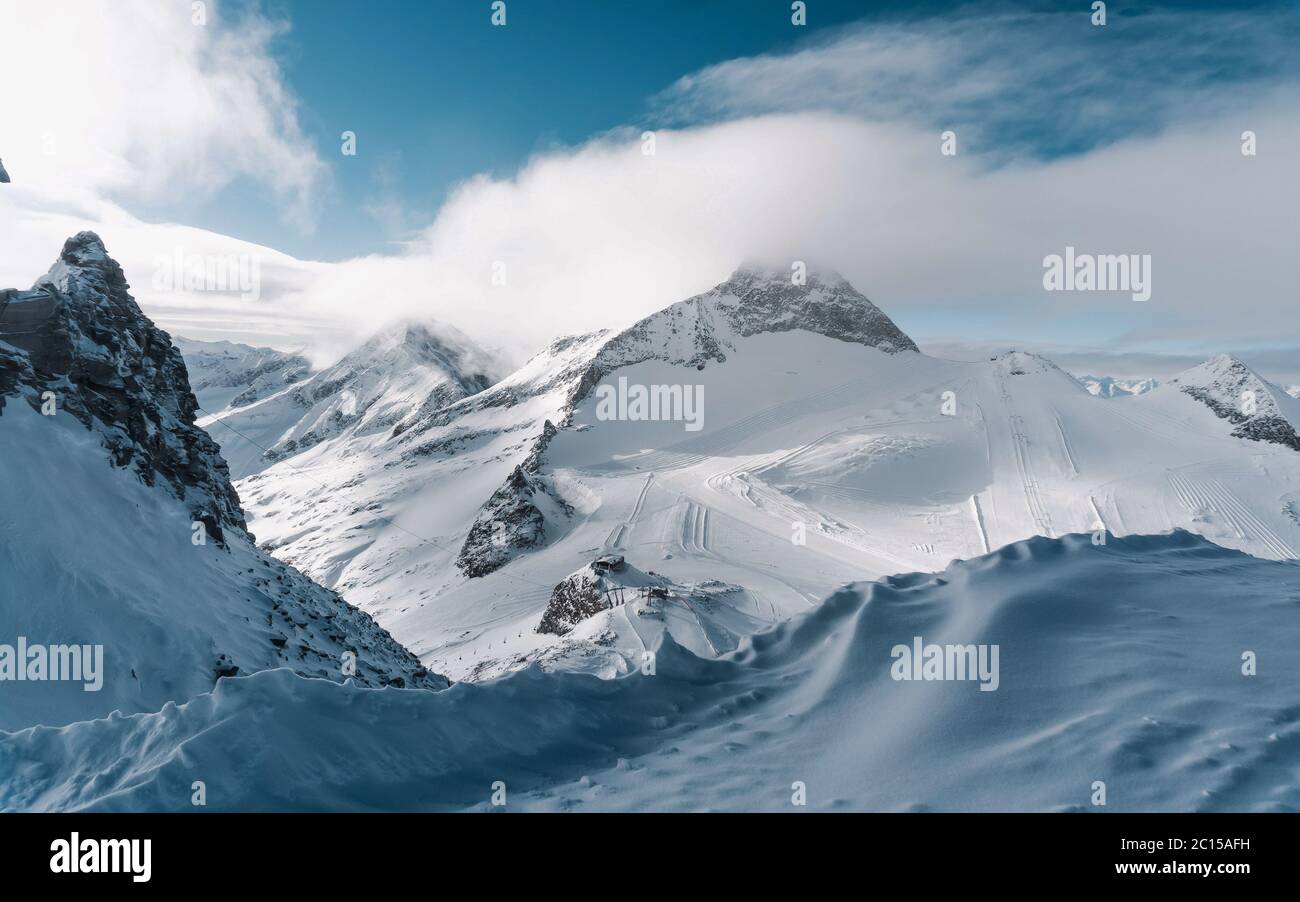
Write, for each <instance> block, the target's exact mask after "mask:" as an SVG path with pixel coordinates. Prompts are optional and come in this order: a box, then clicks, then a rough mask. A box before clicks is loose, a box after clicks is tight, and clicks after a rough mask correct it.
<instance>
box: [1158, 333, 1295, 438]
mask: <svg viewBox="0 0 1300 902" xmlns="http://www.w3.org/2000/svg"><path fill="white" fill-rule="evenodd" d="M1169 384H1170V385H1171V386H1174V387H1176V388H1177V389H1178V390H1179V391H1181V392H1183V393H1184V394H1186V395H1188V396H1190V397H1192V398H1195V399H1196V400H1197V401H1200V402H1201V403H1202V404H1204V405H1205V406H1206V407H1208V408H1210V410H1211V411H1213V412H1214V415H1215V416H1217V417H1219V418H1220V419H1224V420H1227V421H1228V422H1230V423H1232V424H1233V427H1234V428H1233V430H1232V435H1234V436H1236V437H1237V438H1244V439H1249V440H1251V441H1257V442H1272V443H1274V444H1279V445H1285V446H1286V447H1288V448H1293V449H1295V450H1297V451H1300V432H1297V430H1296V427H1297V425H1298V424H1300V404H1297V403H1296V402H1295V399H1293V398H1291V397H1290V396H1289V395H1287V394H1286V392H1284V391H1282V389H1280V388H1278V387H1277V386H1274V385H1272V384H1271V383H1270V382H1268V381H1267V380H1265V379H1264V378H1262V377H1261V376H1260V375H1259V374H1258V373H1256V372H1255V371H1254V370H1252V369H1251V368H1250V366H1249V365H1247V364H1246V363H1245V362H1244V361H1243V360H1241V359H1239V358H1238V357H1235V356H1233V355H1232V354H1216V355H1215V356H1213V357H1211V358H1210V359H1209V360H1206V361H1205V362H1204V363H1201V364H1198V365H1197V366H1194V367H1192V368H1191V369H1189V370H1184V371H1183V372H1181V373H1179V374H1178V375H1177V376H1174V377H1173V378H1172V379H1170V380H1169Z"/></svg>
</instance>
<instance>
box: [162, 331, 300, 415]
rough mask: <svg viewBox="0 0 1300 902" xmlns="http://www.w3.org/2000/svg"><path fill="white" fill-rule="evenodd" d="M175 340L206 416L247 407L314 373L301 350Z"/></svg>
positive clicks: (200, 406)
mask: <svg viewBox="0 0 1300 902" xmlns="http://www.w3.org/2000/svg"><path fill="white" fill-rule="evenodd" d="M172 342H173V343H174V344H175V345H176V347H177V349H178V350H179V351H180V352H181V356H182V357H184V358H185V368H186V370H188V372H189V374H190V388H191V389H192V390H193V391H194V397H195V398H197V399H198V402H199V408H200V409H201V410H202V411H204V416H205V417H207V416H211V415H215V416H220V415H222V414H224V413H225V412H226V409H227V408H231V407H246V406H248V405H249V404H252V403H253V402H254V401H260V400H261V399H263V398H265V397H267V396H268V395H271V394H274V393H276V392H278V391H280V390H281V389H283V388H287V387H288V386H291V385H293V384H294V383H296V382H301V381H302V380H303V379H305V378H307V376H309V375H310V374H311V363H310V362H309V361H308V360H307V358H306V357H303V356H301V355H299V354H286V353H284V352H282V351H276V350H274V349H272V348H253V347H249V346H248V345H242V344H236V343H235V342H231V341H195V340H193V339H189V338H173V339H172Z"/></svg>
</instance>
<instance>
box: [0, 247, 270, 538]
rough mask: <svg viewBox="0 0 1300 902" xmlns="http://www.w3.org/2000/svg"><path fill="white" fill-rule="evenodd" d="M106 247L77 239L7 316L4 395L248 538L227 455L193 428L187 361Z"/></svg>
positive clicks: (11, 303)
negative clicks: (82, 433) (65, 423)
mask: <svg viewBox="0 0 1300 902" xmlns="http://www.w3.org/2000/svg"><path fill="white" fill-rule="evenodd" d="M129 288H130V286H129V285H128V284H127V281H126V277H125V275H123V273H122V268H121V267H120V266H118V264H117V262H116V261H114V260H112V259H111V258H110V257H109V256H108V254H107V253H106V252H105V250H104V245H103V243H102V242H101V241H100V240H99V236H98V235H96V234H94V233H93V232H81V233H80V234H78V235H75V236H73V237H72V238H69V239H68V240H67V242H66V243H65V244H64V246H63V251H62V253H60V254H59V259H58V260H57V261H56V262H55V264H54V266H53V267H51V268H50V271H49V272H48V273H47V274H46V275H44V276H42V277H41V278H40V279H38V280H37V281H36V284H35V285H34V286H33V288H32V290H31V291H29V292H10V293H9V300H8V303H6V304H4V306H3V311H2V312H0V342H4V343H6V344H8V345H10V346H12V347H13V348H15V349H17V351H19V352H22V353H15V352H13V351H9V352H8V353H2V352H0V391H3V392H5V393H7V394H17V395H18V396H19V397H20V398H21V399H22V400H23V401H25V402H26V403H28V404H30V405H31V406H32V407H33V408H35V409H37V410H40V409H41V408H42V407H43V406H46V409H49V407H48V405H50V404H53V405H54V407H55V408H56V409H57V410H58V411H59V412H63V413H67V414H69V415H71V416H73V417H75V418H76V419H77V420H78V421H79V422H80V423H81V424H82V425H83V426H85V427H86V428H87V429H89V430H92V431H94V432H96V433H98V435H99V437H100V440H101V441H102V443H103V445H104V447H105V448H106V449H107V450H108V452H109V455H110V457H111V459H112V461H113V464H114V465H115V466H118V467H130V468H131V469H133V470H134V471H135V472H136V473H137V474H138V475H139V476H140V478H141V480H143V481H144V482H145V484H146V485H154V484H155V483H158V484H162V485H164V486H166V487H167V488H168V489H169V490H170V491H171V492H172V493H173V494H174V495H175V496H176V497H177V498H178V499H180V500H181V501H182V502H184V503H185V505H186V506H187V507H188V508H189V510H190V513H191V514H192V516H193V517H194V519H195V520H197V521H201V522H203V523H204V524H205V525H206V526H207V529H208V532H209V534H210V535H211V536H212V537H213V538H215V539H216V540H217V541H218V542H223V541H224V534H225V531H226V530H227V529H231V528H233V529H236V530H238V531H240V532H244V531H245V530H246V525H245V522H244V513H243V511H242V510H241V509H240V506H239V497H238V496H237V495H236V494H235V490H234V488H233V487H232V486H231V484H230V473H229V471H228V469H227V467H226V463H225V461H224V460H223V459H222V456H221V452H220V449H219V448H218V447H217V444H216V443H215V442H214V441H213V440H212V439H211V438H210V437H209V436H208V434H207V433H206V432H204V431H203V430H202V429H199V428H198V427H196V426H195V425H194V420H195V415H196V413H197V409H198V404H197V402H196V401H195V399H194V395H193V393H192V392H191V391H190V383H189V376H188V374H187V372H186V369H185V362H184V360H183V359H182V357H181V354H180V352H179V351H178V350H177V349H176V348H175V347H174V346H173V345H172V343H171V339H170V337H169V336H168V335H167V333H166V332H163V331H162V330H161V329H159V328H158V327H156V326H155V325H154V324H153V323H152V322H150V321H149V319H148V318H147V317H146V316H145V315H144V314H143V313H142V312H141V310H140V308H139V306H138V305H137V304H136V302H135V300H134V299H133V298H132V297H131V295H130V293H129V290H128V289H129Z"/></svg>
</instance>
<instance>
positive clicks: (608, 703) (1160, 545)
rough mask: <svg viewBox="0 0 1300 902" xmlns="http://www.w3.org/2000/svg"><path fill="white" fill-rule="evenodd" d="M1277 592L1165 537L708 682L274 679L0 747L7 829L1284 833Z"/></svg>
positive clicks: (884, 597)
mask: <svg viewBox="0 0 1300 902" xmlns="http://www.w3.org/2000/svg"><path fill="white" fill-rule="evenodd" d="M1297 593H1300V569H1297V567H1296V566H1295V565H1294V564H1287V563H1277V562H1269V561H1262V560H1259V559H1255V558H1251V557H1248V556H1246V555H1243V554H1241V553H1239V552H1235V551H1230V550H1227V549H1223V548H1220V547H1217V546H1215V545H1213V544H1211V543H1209V542H1206V541H1205V540H1203V539H1201V538H1198V537H1195V536H1192V535H1190V534H1188V533H1185V532H1175V533H1172V534H1170V535H1165V536H1150V537H1131V538H1125V539H1120V538H1114V537H1112V538H1111V540H1110V541H1109V542H1108V543H1107V544H1105V545H1101V546H1098V545H1094V544H1093V543H1092V540H1091V537H1090V536H1088V535H1071V536H1065V537H1063V538H1060V539H1044V538H1034V539H1030V540H1027V541H1024V542H1017V543H1014V544H1012V545H1010V546H1007V547H1005V548H1002V549H1000V550H998V551H996V552H994V553H992V554H989V555H984V556H982V557H979V558H978V559H975V560H971V561H967V562H959V563H954V564H952V565H951V566H949V567H948V568H947V569H945V570H944V571H943V572H941V573H938V574H905V575H901V576H896V577H890V578H886V579H881V580H878V581H876V582H874V583H870V584H858V585H854V586H851V587H845V588H843V589H841V590H840V591H838V592H836V593H835V594H833V595H832V596H831V597H830V598H828V599H827V600H826V601H825V602H824V603H823V604H821V605H819V606H818V607H817V608H816V609H815V610H812V611H809V612H807V613H805V614H802V615H799V616H797V617H795V618H793V619H791V620H789V621H787V622H785V623H782V624H780V625H778V626H776V627H774V628H773V629H771V630H769V631H767V632H763V633H760V634H758V635H755V636H753V637H752V638H748V639H745V640H744V641H743V642H742V643H741V644H740V645H739V647H738V648H736V649H735V650H734V651H732V652H730V653H728V654H725V655H723V656H721V657H720V658H718V659H716V660H708V659H704V658H701V657H699V656H697V655H694V654H692V653H690V652H688V651H686V650H685V649H683V648H682V647H680V646H679V645H678V644H676V643H675V642H673V641H672V639H671V638H670V637H664V638H663V640H662V642H661V644H659V645H658V647H657V649H656V651H657V654H656V672H655V673H654V675H645V674H643V673H641V672H640V671H637V672H634V673H631V674H629V675H628V676H626V677H623V678H620V679H615V680H596V679H592V678H590V677H588V676H586V675H582V674H569V673H546V672H543V671H541V670H538V669H537V668H530V669H528V670H524V671H521V672H518V673H515V674H513V675H511V676H508V677H506V678H504V679H501V680H496V681H493V682H491V683H485V684H467V683H462V684H459V685H456V686H453V687H452V688H451V689H449V690H448V691H446V692H441V693H427V692H411V691H400V690H393V689H385V690H366V689H362V688H360V687H357V686H340V685H336V684H332V683H327V682H323V681H313V680H303V679H301V678H299V677H296V676H294V675H293V674H291V673H289V672H287V671H283V670H277V671H269V672H264V673H259V674H256V675H254V676H252V677H249V678H247V679H244V678H238V679H232V680H223V681H221V682H220V683H219V684H218V685H217V687H216V689H215V691H213V692H212V693H210V694H206V695H201V696H199V697H197V698H195V699H193V700H192V701H189V702H187V703H186V704H183V705H179V706H171V705H169V706H167V707H166V708H165V709H163V710H162V711H160V712H158V713H154V714H140V715H135V716H130V717H112V718H107V719H101V720H95V721H90V722H85V723H78V724H73V725H71V726H68V727H65V728H62V729H58V730H49V729H43V730H24V731H21V732H17V733H11V734H0V770H3V771H5V772H9V773H19V774H23V775H24V776H23V778H22V779H20V780H11V781H8V782H6V783H4V784H3V785H2V786H0V808H2V809H5V810H33V809H35V810H69V809H79V810H136V809H157V810H183V809H187V808H188V807H189V804H190V803H189V793H190V783H191V781H192V780H193V779H194V778H195V774H197V773H202V774H203V775H204V776H205V778H206V780H207V781H208V785H209V786H220V787H221V788H222V792H221V793H220V794H215V793H213V794H210V795H209V805H210V806H211V807H213V808H216V809H218V810H267V809H270V810H298V811H304V810H305V811H313V810H333V809H342V810H483V809H486V808H487V807H488V806H489V802H488V797H489V795H490V792H489V790H488V789H487V787H489V786H491V784H492V781H494V780H504V781H505V782H506V784H507V786H508V787H509V793H510V794H509V802H508V807H509V809H510V810H515V811H519V810H524V811H528V810H547V811H554V810H581V811H599V810H701V809H704V810H709V809H712V810H771V811H778V810H788V809H789V804H790V786H791V783H792V781H795V780H799V781H802V782H804V783H805V784H806V786H807V796H808V807H809V808H810V809H813V810H837V809H854V810H892V811H899V810H912V811H914V810H1006V809H1016V810H1022V809H1023V810H1054V811H1061V810H1085V809H1087V808H1089V807H1090V804H1089V801H1090V798H1091V794H1092V792H1093V789H1092V784H1093V781H1094V780H1104V781H1105V782H1106V785H1107V806H1108V810H1119V811H1148V810H1161V811H1166V810H1196V811H1221V810H1228V811H1284V810H1295V809H1296V808H1297V807H1300V789H1297V786H1296V784H1295V781H1294V780H1293V779H1292V776H1291V775H1292V773H1293V772H1294V769H1295V768H1296V767H1297V766H1300V710H1298V709H1297V706H1296V704H1295V699H1294V694H1293V692H1292V687H1294V685H1295V684H1296V680H1297V679H1300V658H1297V656H1296V655H1295V654H1293V653H1292V650H1293V649H1294V648H1295V647H1296V644H1297V642H1300V620H1297V618H1295V617H1281V618H1279V616H1278V613H1279V604H1280V602H1279V598H1280V597H1282V596H1285V595H1296V594H1297ZM1228 598H1231V604H1225V599H1228ZM917 636H921V637H923V639H924V640H925V641H926V642H927V643H939V644H945V643H947V644H953V643H955V644H974V645H986V646H987V645H991V644H996V645H997V646H998V647H999V649H1000V654H999V674H998V676H999V680H998V682H999V685H998V689H997V690H996V691H991V692H981V691H979V687H978V685H977V684H976V683H975V682H973V681H969V680H965V681H963V680H949V681H938V682H916V681H899V680H896V679H894V678H892V676H891V669H892V667H893V665H894V663H895V658H894V656H893V648H894V647H895V646H896V645H900V644H901V645H910V644H911V643H912V642H913V639H914V637H917ZM1171 648H1177V649H1178V650H1179V653H1178V654H1176V655H1173V654H1170V649H1171ZM1243 649H1251V650H1253V651H1255V652H1256V654H1257V655H1258V658H1259V661H1260V662H1261V667H1260V670H1259V675H1258V676H1257V677H1253V678H1245V677H1242V676H1240V675H1239V673H1238V668H1239V666H1240V656H1241V651H1242V650H1243ZM182 746H183V747H184V749H185V753H184V754H183V755H182V754H177V752H176V750H177V749H179V748H181V747H182ZM232 762H239V771H238V773H232V772H231V768H232V767H233V766H234V765H232ZM289 762H292V765H290V764H289ZM86 773H96V774H99V775H100V776H99V777H98V778H97V779H95V780H93V781H88V780H86V779H84V775H85V774H86Z"/></svg>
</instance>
